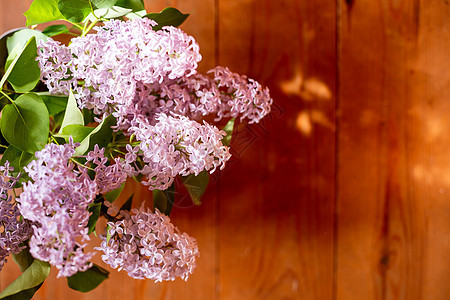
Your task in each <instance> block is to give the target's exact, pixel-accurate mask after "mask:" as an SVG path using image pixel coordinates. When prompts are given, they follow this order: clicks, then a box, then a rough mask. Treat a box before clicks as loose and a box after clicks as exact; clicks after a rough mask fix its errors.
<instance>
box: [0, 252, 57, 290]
mask: <svg viewBox="0 0 450 300" xmlns="http://www.w3.org/2000/svg"><path fill="white" fill-rule="evenodd" d="M49 273H50V264H49V263H47V262H43V261H40V260H37V259H35V260H34V261H33V263H32V264H31V265H30V266H29V267H28V269H26V270H25V272H23V273H22V274H21V275H20V276H19V277H18V278H17V279H16V280H14V281H13V282H12V283H11V284H10V285H8V286H7V287H6V288H5V289H4V290H3V291H2V292H1V293H0V299H31V297H33V295H34V293H35V292H36V290H37V289H36V287H39V286H40V285H41V284H42V283H43V282H44V280H45V278H47V276H48V274H49ZM19 294H20V295H19Z"/></svg>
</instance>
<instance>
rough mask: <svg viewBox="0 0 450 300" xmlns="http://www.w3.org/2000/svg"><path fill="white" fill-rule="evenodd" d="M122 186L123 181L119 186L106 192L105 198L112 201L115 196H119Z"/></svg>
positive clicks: (123, 185)
mask: <svg viewBox="0 0 450 300" xmlns="http://www.w3.org/2000/svg"><path fill="white" fill-rule="evenodd" d="M124 187H125V182H124V183H122V184H121V185H120V187H119V188H117V189H115V190H112V191H110V192H108V193H106V194H105V195H104V197H105V199H106V200H108V201H109V202H111V203H113V202H114V201H115V200H116V199H117V198H119V196H120V194H121V193H122V190H123V188H124Z"/></svg>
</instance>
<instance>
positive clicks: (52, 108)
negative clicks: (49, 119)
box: [36, 92, 68, 116]
mask: <svg viewBox="0 0 450 300" xmlns="http://www.w3.org/2000/svg"><path fill="white" fill-rule="evenodd" d="M36 94H37V95H38V96H39V97H41V99H42V101H44V103H45V106H47V110H48V114H49V115H50V116H54V115H57V114H59V113H61V112H63V111H64V110H65V109H66V107H67V101H68V97H67V96H66V95H51V94H50V93H49V92H39V93H36Z"/></svg>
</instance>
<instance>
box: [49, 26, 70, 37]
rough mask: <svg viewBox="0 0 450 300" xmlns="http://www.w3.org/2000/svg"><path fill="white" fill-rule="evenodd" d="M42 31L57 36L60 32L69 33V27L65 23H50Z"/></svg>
mask: <svg viewBox="0 0 450 300" xmlns="http://www.w3.org/2000/svg"><path fill="white" fill-rule="evenodd" d="M42 33H43V34H45V35H46V36H55V35H58V34H63V33H69V28H67V26H66V25H64V24H57V25H50V26H48V27H47V28H45V29H44V30H42Z"/></svg>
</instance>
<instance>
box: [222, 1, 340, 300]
mask: <svg viewBox="0 0 450 300" xmlns="http://www.w3.org/2000/svg"><path fill="white" fill-rule="evenodd" d="M335 11H336V10H335V6H334V2H332V1H276V2H274V1H266V0H262V1H230V0H227V1H219V9H218V14H219V18H218V19H219V33H218V39H219V49H218V51H219V56H218V61H219V64H220V65H224V66H228V67H229V68H230V69H231V70H232V71H235V72H238V73H242V74H248V76H249V77H251V78H256V79H257V80H259V81H261V82H262V83H263V84H266V85H268V86H269V88H270V91H271V95H272V97H273V98H274V99H275V104H274V107H273V112H272V113H271V115H270V116H269V117H268V118H267V119H266V120H264V121H263V122H262V123H261V124H254V125H249V126H242V127H241V128H240V130H239V132H238V136H237V137H236V139H235V140H234V141H233V142H234V143H232V145H233V146H232V148H233V147H234V154H235V158H234V159H233V161H232V162H231V163H230V164H229V166H228V167H227V171H226V172H224V174H223V175H221V177H220V180H219V184H220V187H219V192H218V194H219V195H220V204H219V205H220V209H219V210H220V216H219V217H220V223H219V224H218V225H219V226H220V252H219V255H220V266H219V267H220V287H221V289H220V299H331V297H332V282H333V226H334V222H333V219H334V200H335V194H334V178H335V177H334V176H335V171H334V168H335V161H334V157H335V142H334V140H335V131H334V125H333V124H334V115H335V111H334V104H335V98H334V95H335V86H336V82H335V72H336V70H335V65H334V64H333V62H334V61H335V60H336V57H335V52H336V51H335V31H334V28H335V24H336V20H335Z"/></svg>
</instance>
